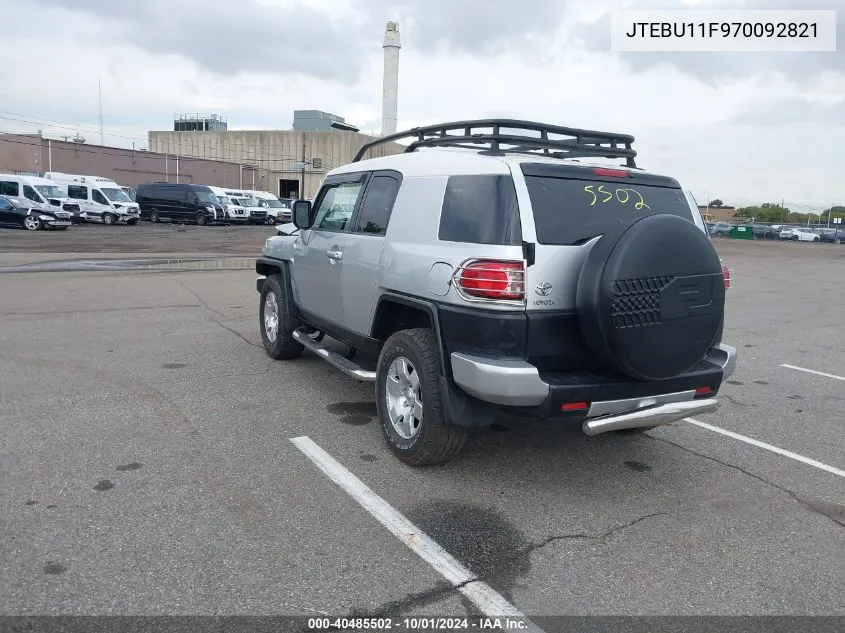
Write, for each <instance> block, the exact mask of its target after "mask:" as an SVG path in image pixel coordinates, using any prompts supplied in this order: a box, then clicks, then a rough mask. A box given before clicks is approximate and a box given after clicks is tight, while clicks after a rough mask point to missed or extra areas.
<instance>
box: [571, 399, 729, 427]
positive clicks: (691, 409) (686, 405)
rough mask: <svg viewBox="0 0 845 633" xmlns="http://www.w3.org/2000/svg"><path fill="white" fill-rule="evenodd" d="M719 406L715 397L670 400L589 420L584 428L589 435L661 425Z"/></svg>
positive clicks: (709, 410)
mask: <svg viewBox="0 0 845 633" xmlns="http://www.w3.org/2000/svg"><path fill="white" fill-rule="evenodd" d="M718 408H719V401H718V400H716V399H715V398H708V399H706V400H692V401H688V402H670V403H668V404H661V405H659V406H655V407H648V408H646V409H640V410H638V411H632V412H630V413H620V414H619V415H608V416H604V417H601V418H594V419H592V420H587V421H586V422H584V425H583V429H584V433H586V434H587V435H599V434H600V433H607V432H608V431H620V430H623V429H639V428H643V427H649V426H660V425H663V424H671V423H672V422H677V421H678V420H682V419H684V418H687V417H690V416H692V415H700V414H702V413H710V412H711V411H715V410H716V409H718Z"/></svg>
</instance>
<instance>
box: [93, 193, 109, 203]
mask: <svg viewBox="0 0 845 633" xmlns="http://www.w3.org/2000/svg"><path fill="white" fill-rule="evenodd" d="M91 197H92V198H93V199H94V202H97V203H99V204H104V205H106V206H109V201H108V200H106V197H105V196H104V195H103V194H101V193H100V192H99V191H97V190H96V189H94V190H93V191H92V192H91Z"/></svg>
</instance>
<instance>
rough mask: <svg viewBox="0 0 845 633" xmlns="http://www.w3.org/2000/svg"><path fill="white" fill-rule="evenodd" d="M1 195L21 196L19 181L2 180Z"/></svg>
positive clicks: (0, 185)
mask: <svg viewBox="0 0 845 633" xmlns="http://www.w3.org/2000/svg"><path fill="white" fill-rule="evenodd" d="M0 195H2V196H15V197H16V198H17V197H18V196H20V195H21V194H20V188H19V187H18V183H16V182H10V181H8V180H5V181H2V182H0Z"/></svg>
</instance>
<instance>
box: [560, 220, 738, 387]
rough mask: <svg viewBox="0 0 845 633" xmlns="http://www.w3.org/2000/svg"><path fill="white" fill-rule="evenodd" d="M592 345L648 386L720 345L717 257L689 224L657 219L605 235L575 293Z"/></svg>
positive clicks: (721, 284)
mask: <svg viewBox="0 0 845 633" xmlns="http://www.w3.org/2000/svg"><path fill="white" fill-rule="evenodd" d="M576 295H577V298H576V301H577V309H578V319H579V325H580V329H581V332H582V335H583V336H584V340H585V342H586V343H587V345H588V346H589V347H590V348H591V349H592V350H593V351H594V352H595V353H596V354H597V355H598V356H599V357H600V358H601V359H602V360H603V361H604V362H605V363H606V364H607V365H608V366H609V367H610V368H612V369H614V370H616V371H620V372H623V373H625V374H627V375H628V376H630V377H632V378H635V379H637V380H642V381H651V380H663V379H666V378H671V377H673V376H677V375H678V374H682V373H684V372H685V371H687V370H689V369H691V368H692V367H694V366H695V365H696V364H697V363H698V362H699V361H700V360H701V359H702V358H703V357H704V356H705V354H707V352H708V350H709V349H710V348H711V347H712V345H713V343H714V342H715V339H716V336H717V334H718V332H719V328H720V324H721V321H722V316H723V314H724V309H725V285H724V278H723V277H722V266H721V262H720V260H719V256H718V254H717V253H716V250H715V249H714V248H713V245H712V244H711V243H710V239H709V238H708V237H707V236H706V235H705V234H704V231H702V230H701V229H700V228H698V227H697V226H696V225H695V224H694V223H693V222H691V221H690V220H687V219H684V218H681V217H679V216H675V215H668V214H657V215H650V216H646V217H644V218H638V219H636V220H634V221H633V222H629V223H626V224H624V225H622V226H620V227H617V228H616V229H615V230H613V231H611V232H608V233H606V234H605V235H603V236H602V237H601V238H600V239H599V240H598V241H597V242H596V243H595V244H594V245H593V248H592V250H591V251H590V253H589V255H588V256H587V259H586V261H585V263H584V266H583V268H582V269H581V274H580V276H579V278H578V287H577V291H576Z"/></svg>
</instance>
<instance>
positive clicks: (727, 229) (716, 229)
mask: <svg viewBox="0 0 845 633" xmlns="http://www.w3.org/2000/svg"><path fill="white" fill-rule="evenodd" d="M732 228H733V227H732V226H731V225H730V224H728V223H727V222H716V223H715V224H714V225H713V228H711V229H710V235H723V236H729V235H730V234H731V229H732Z"/></svg>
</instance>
